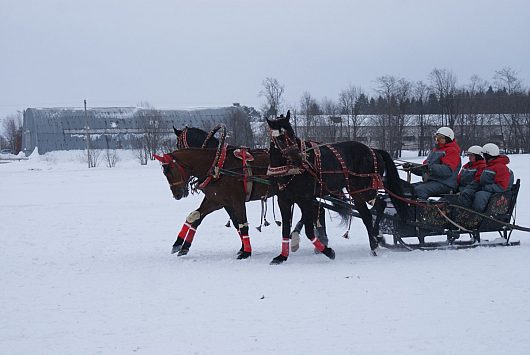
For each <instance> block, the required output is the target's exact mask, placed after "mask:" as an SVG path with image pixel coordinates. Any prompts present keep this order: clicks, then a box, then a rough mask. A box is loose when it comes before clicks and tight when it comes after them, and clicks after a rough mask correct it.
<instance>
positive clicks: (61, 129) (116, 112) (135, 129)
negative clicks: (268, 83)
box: [22, 105, 248, 154]
mask: <svg viewBox="0 0 530 355" xmlns="http://www.w3.org/2000/svg"><path fill="white" fill-rule="evenodd" d="M241 115H244V116H243V117H247V120H246V121H247V122H248V115H247V114H246V112H245V111H244V110H243V109H242V108H241V107H239V106H238V105H234V106H229V107H220V108H204V109H192V110H158V109H149V108H147V109H146V108H137V107H98V108H89V109H87V110H86V114H85V110H84V109H82V108H28V109H26V110H25V111H24V122H23V135H22V150H23V151H24V152H25V153H26V154H29V153H31V152H32V151H33V150H34V149H35V147H38V151H39V154H44V153H46V152H49V151H53V150H72V149H85V148H86V144H87V143H86V137H87V135H88V136H89V138H90V148H91V149H104V148H107V145H108V147H109V148H111V149H115V148H120V149H128V148H132V144H133V141H134V139H135V138H137V137H138V136H141V135H143V134H145V133H146V132H147V131H150V130H156V131H157V132H158V133H160V134H167V135H168V136H171V135H173V128H172V127H173V126H175V127H176V128H182V127H185V126H190V127H192V126H193V127H198V128H202V129H204V130H210V129H211V128H213V127H214V126H215V125H217V124H218V123H221V122H223V123H227V122H228V121H229V120H230V119H231V118H233V117H235V116H237V117H242V116H241ZM109 138H110V139H109Z"/></svg>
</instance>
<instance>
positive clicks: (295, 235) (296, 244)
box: [291, 219, 304, 253]
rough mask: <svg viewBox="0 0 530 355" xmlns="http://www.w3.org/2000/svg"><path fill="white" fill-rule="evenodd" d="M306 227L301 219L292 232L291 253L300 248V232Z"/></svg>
mask: <svg viewBox="0 0 530 355" xmlns="http://www.w3.org/2000/svg"><path fill="white" fill-rule="evenodd" d="M303 226H304V221H303V220H302V219H300V220H299V221H298V223H296V226H295V227H294V229H293V231H292V232H291V251H292V252H293V253H294V252H296V251H297V250H298V249H299V248H300V232H301V231H302V227H303Z"/></svg>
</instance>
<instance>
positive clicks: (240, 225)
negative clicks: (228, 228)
mask: <svg viewBox="0 0 530 355" xmlns="http://www.w3.org/2000/svg"><path fill="white" fill-rule="evenodd" d="M243 227H248V223H243V224H241V223H240V224H239V229H241V228H243Z"/></svg>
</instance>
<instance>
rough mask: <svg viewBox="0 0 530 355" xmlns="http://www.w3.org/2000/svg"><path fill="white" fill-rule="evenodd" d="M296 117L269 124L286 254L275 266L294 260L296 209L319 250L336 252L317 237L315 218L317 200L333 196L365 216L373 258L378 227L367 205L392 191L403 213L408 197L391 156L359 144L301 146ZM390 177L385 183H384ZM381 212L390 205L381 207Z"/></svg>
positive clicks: (307, 143) (272, 171)
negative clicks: (291, 240)
mask: <svg viewBox="0 0 530 355" xmlns="http://www.w3.org/2000/svg"><path fill="white" fill-rule="evenodd" d="M289 118H290V113H289V111H288V112H287V116H286V117H284V116H283V115H281V116H280V117H278V118H276V119H275V120H267V123H268V125H269V128H270V130H271V144H270V149H269V155H270V167H269V172H268V173H269V175H271V176H273V177H275V180H276V182H277V184H278V190H279V192H278V204H279V206H280V211H281V214H282V223H283V228H282V236H283V239H282V252H281V254H280V255H278V256H277V257H275V258H274V259H273V260H272V261H271V264H280V263H282V262H284V261H286V260H287V257H288V255H289V230H290V224H291V219H292V207H293V205H294V204H297V205H298V206H299V207H300V209H301V210H302V220H303V221H304V224H305V231H306V234H307V236H308V238H310V240H311V241H312V242H313V244H314V245H315V248H317V249H319V250H320V251H322V253H323V254H324V255H326V256H327V257H329V258H330V259H334V258H335V252H334V251H333V250H332V249H331V248H328V247H326V246H324V245H322V244H321V243H319V241H318V240H317V239H316V238H313V237H312V236H313V235H314V232H313V223H312V222H311V221H312V220H313V219H314V216H313V213H314V212H313V211H314V209H313V208H312V205H313V201H314V199H315V198H316V197H326V196H330V197H333V198H335V199H337V200H342V201H346V202H353V204H354V205H355V209H356V210H357V211H358V212H359V214H360V215H361V218H362V220H363V223H364V225H365V227H366V230H367V232H368V238H369V242H370V248H371V250H372V254H373V255H376V254H375V249H376V248H377V246H378V239H377V234H378V227H377V225H375V226H374V222H373V217H372V214H371V212H370V210H369V209H368V207H367V206H366V202H369V201H372V200H375V201H381V200H379V199H376V197H377V192H378V190H379V189H382V188H386V189H387V190H389V191H390V193H391V194H390V197H391V198H392V202H393V204H394V205H395V206H396V210H397V212H398V214H399V213H402V212H403V211H404V204H403V202H402V201H400V200H399V199H398V198H396V197H397V196H400V195H402V188H401V183H400V178H399V174H398V172H397V169H396V166H395V165H394V162H393V161H392V158H391V157H390V155H389V154H388V153H387V152H386V151H383V150H378V149H371V148H369V147H367V146H366V145H364V144H362V143H359V142H355V141H349V142H341V143H334V144H318V143H316V142H310V141H301V140H300V139H299V138H297V137H296V136H295V134H294V130H293V128H292V126H291V124H290V122H289ZM383 177H384V179H383ZM376 208H377V209H378V212H379V213H382V212H383V211H382V210H381V209H384V205H381V204H379V205H378V206H376ZM338 212H339V213H340V214H341V216H342V217H343V218H347V217H346V216H347V215H349V213H347V212H346V211H345V210H342V211H340V210H339V211H338Z"/></svg>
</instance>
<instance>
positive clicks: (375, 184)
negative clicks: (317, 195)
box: [267, 134, 384, 196]
mask: <svg viewBox="0 0 530 355" xmlns="http://www.w3.org/2000/svg"><path fill="white" fill-rule="evenodd" d="M277 137H278V135H274V134H273V135H272V140H273V142H274V144H275V145H276V147H277V148H278V149H279V150H280V151H281V153H282V156H283V157H284V158H286V159H287V161H288V162H289V161H290V159H289V158H288V157H287V153H288V152H289V151H292V150H293V149H298V151H300V152H301V156H302V163H301V165H302V167H301V168H300V167H298V166H295V165H293V164H289V163H288V164H286V165H282V166H279V167H269V169H268V171H267V175H269V176H275V177H285V176H291V175H292V176H291V178H290V179H289V180H288V181H287V182H286V183H283V184H281V183H279V184H278V187H279V189H280V190H284V189H285V188H286V187H287V185H289V183H290V182H291V181H292V180H293V179H294V177H295V175H299V174H302V173H303V172H305V171H307V172H308V173H309V174H310V175H311V176H313V177H314V178H315V179H316V181H317V183H318V184H319V185H320V191H321V193H322V192H323V191H324V190H326V191H328V192H330V193H331V194H337V195H340V193H336V192H335V193H333V191H331V190H330V189H329V188H328V187H327V186H326V183H325V182H324V181H323V179H322V175H323V174H341V173H342V174H343V175H344V179H345V181H346V190H347V191H348V194H349V195H350V196H353V195H354V194H359V193H362V192H365V191H369V190H379V189H382V188H384V185H383V181H382V179H381V175H379V168H378V166H379V164H378V162H377V157H376V155H375V152H374V150H373V149H372V148H370V147H368V148H369V149H370V152H371V154H372V161H373V166H374V172H373V173H357V172H354V171H351V170H350V169H348V167H347V166H346V163H345V161H344V158H343V157H342V155H341V154H340V153H339V152H338V151H337V149H336V148H335V147H333V146H332V145H331V144H318V143H316V142H313V141H302V140H299V142H300V143H299V144H298V142H296V140H293V139H291V138H290V137H289V136H287V135H285V134H284V137H285V139H286V141H287V145H286V147H285V148H283V149H282V148H280V145H279V144H278V142H277ZM302 145H303V146H304V148H305V149H302ZM320 147H326V148H328V149H329V150H330V151H331V153H332V154H333V155H334V156H335V159H337V161H338V162H339V164H340V166H341V169H340V170H325V171H323V170H322V154H321V151H320ZM309 150H313V152H314V155H315V158H314V164H311V162H310V161H309V160H308V154H307V152H308V151H309ZM350 176H355V177H369V178H371V179H372V181H371V184H370V186H369V187H367V188H363V189H359V190H355V191H351V190H350V187H349V186H350Z"/></svg>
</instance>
